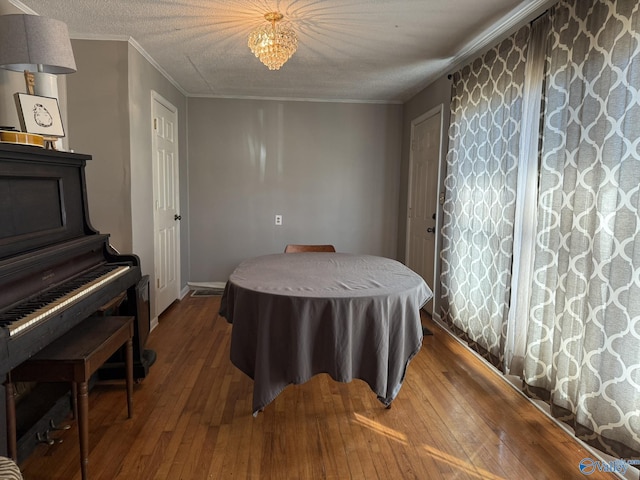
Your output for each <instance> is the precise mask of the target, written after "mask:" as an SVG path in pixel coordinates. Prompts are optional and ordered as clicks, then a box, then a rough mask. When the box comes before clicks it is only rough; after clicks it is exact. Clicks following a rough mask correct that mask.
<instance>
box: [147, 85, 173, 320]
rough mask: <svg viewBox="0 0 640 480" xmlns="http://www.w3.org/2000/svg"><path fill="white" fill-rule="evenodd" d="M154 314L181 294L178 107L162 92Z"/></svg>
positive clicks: (156, 132) (156, 125)
mask: <svg viewBox="0 0 640 480" xmlns="http://www.w3.org/2000/svg"><path fill="white" fill-rule="evenodd" d="M151 114H152V117H153V118H152V122H153V155H154V158H153V180H154V182H153V197H154V238H155V240H154V250H155V282H154V288H155V307H156V309H155V314H156V316H158V315H160V314H161V313H162V312H163V311H164V310H165V309H166V308H167V307H168V306H169V305H171V303H173V301H174V300H177V299H178V298H179V296H180V278H179V277H180V276H179V272H180V269H179V266H180V213H179V190H178V185H179V183H178V142H177V137H176V132H177V117H178V114H177V110H176V109H175V107H173V106H172V105H171V104H170V103H168V102H166V101H165V100H164V99H162V98H161V97H160V96H159V95H154V96H153V99H152V112H151Z"/></svg>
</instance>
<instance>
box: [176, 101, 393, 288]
mask: <svg viewBox="0 0 640 480" xmlns="http://www.w3.org/2000/svg"><path fill="white" fill-rule="evenodd" d="M188 123H189V129H188V130H189V131H188V137H187V138H188V144H189V214H190V240H191V242H190V254H191V262H190V271H191V277H190V278H191V280H192V281H224V280H226V279H227V277H228V275H229V274H230V273H231V271H232V270H233V268H234V267H235V266H236V265H237V264H238V263H239V262H241V261H242V260H244V259H245V258H248V257H251V256H255V255H261V254H268V253H280V252H282V251H283V249H284V246H285V244H287V243H331V244H334V245H335V246H336V248H337V249H338V250H339V251H343V252H358V253H368V254H374V255H383V256H387V257H391V258H396V250H397V228H398V218H397V216H398V199H399V193H400V192H399V185H400V184H399V180H400V153H401V144H400V142H401V133H402V107H401V106H400V105H378V104H347V103H322V102H294V101H290V102H286V101H269V100H231V99H204V98H189V99H188ZM276 214H281V215H283V225H282V226H275V225H274V216H275V215H276Z"/></svg>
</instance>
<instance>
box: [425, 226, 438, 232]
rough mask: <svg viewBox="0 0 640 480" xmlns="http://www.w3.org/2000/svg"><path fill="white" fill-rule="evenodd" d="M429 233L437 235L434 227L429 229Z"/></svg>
mask: <svg viewBox="0 0 640 480" xmlns="http://www.w3.org/2000/svg"><path fill="white" fill-rule="evenodd" d="M427 233H436V229H435V228H434V227H428V228H427Z"/></svg>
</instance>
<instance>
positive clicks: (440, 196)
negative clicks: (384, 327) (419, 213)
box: [405, 103, 444, 320]
mask: <svg viewBox="0 0 640 480" xmlns="http://www.w3.org/2000/svg"><path fill="white" fill-rule="evenodd" d="M435 115H438V116H439V117H440V146H439V149H438V157H439V158H438V182H437V185H438V191H437V192H436V227H435V228H436V232H435V242H434V250H435V251H434V252H433V279H432V282H433V283H432V284H433V317H434V318H435V319H438V320H439V319H440V313H439V312H440V292H441V286H440V282H439V280H438V279H439V278H440V271H441V265H440V255H439V252H440V249H441V248H442V235H441V234H440V230H441V228H442V204H443V203H444V185H443V174H444V157H443V151H444V142H443V139H444V104H442V103H440V104H439V105H437V106H435V107H433V108H431V109H430V110H427V111H426V112H425V113H423V114H422V115H419V116H418V117H416V118H414V119H413V120H411V135H410V138H409V175H408V184H407V217H406V218H407V227H406V231H405V238H406V241H405V263H406V262H407V260H409V252H410V251H411V250H410V248H411V232H410V230H411V217H410V210H411V196H412V188H411V185H412V184H413V183H412V180H413V171H414V161H415V160H414V155H413V142H414V140H415V129H416V126H417V125H418V124H420V123H422V122H424V121H425V120H427V119H428V118H430V117H433V116H435Z"/></svg>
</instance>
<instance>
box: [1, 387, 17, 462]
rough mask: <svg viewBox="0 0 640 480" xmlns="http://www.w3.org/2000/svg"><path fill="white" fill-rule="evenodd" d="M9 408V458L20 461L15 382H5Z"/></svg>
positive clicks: (7, 406) (7, 407)
mask: <svg viewBox="0 0 640 480" xmlns="http://www.w3.org/2000/svg"><path fill="white" fill-rule="evenodd" d="M4 388H5V395H6V409H7V450H8V453H9V458H11V460H13V461H14V462H17V461H18V441H17V439H16V391H15V388H14V386H13V382H11V380H8V381H7V382H6V383H5V384H4Z"/></svg>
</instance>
